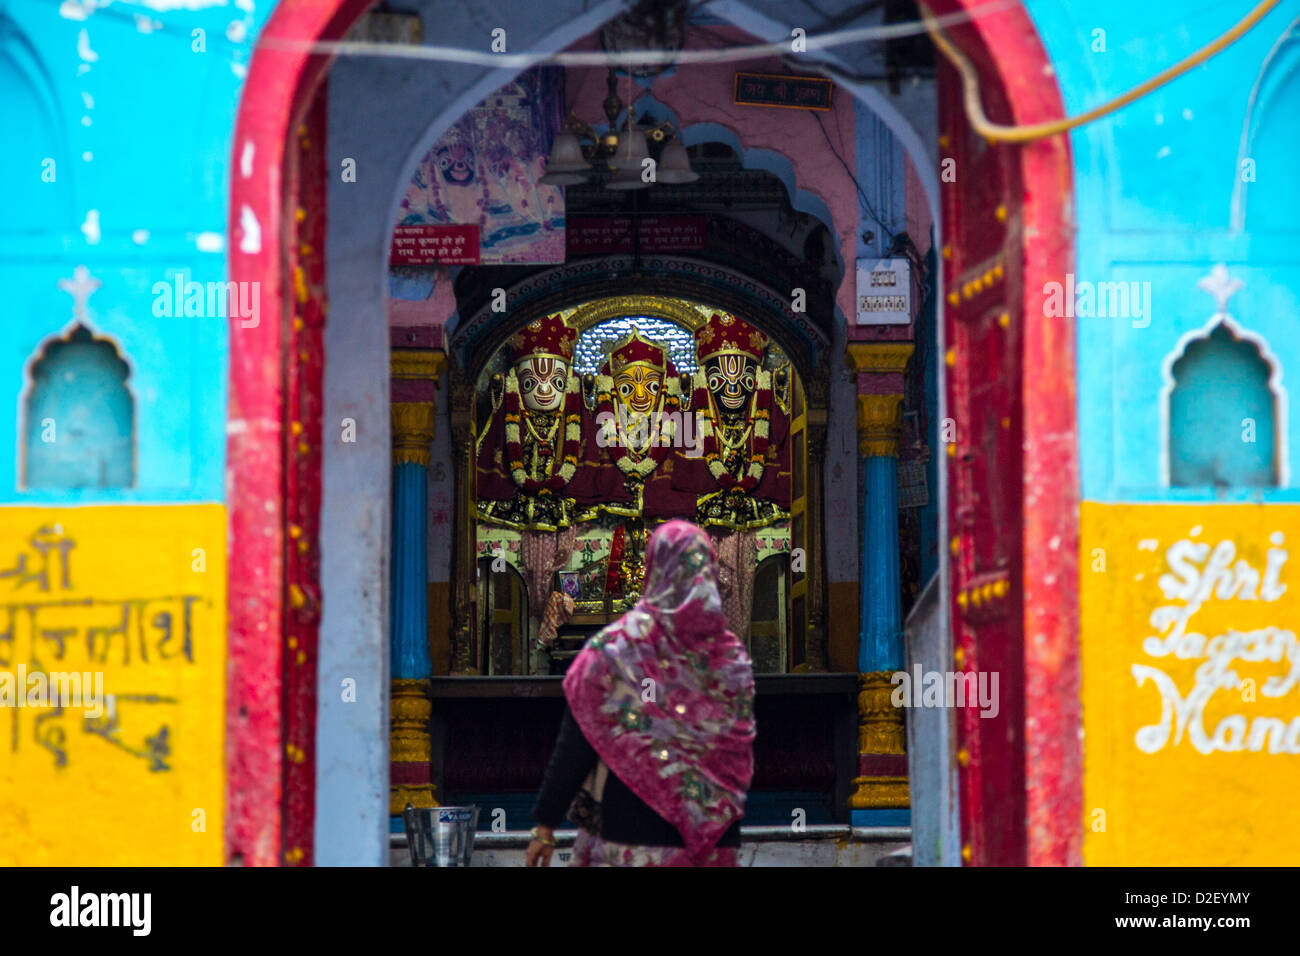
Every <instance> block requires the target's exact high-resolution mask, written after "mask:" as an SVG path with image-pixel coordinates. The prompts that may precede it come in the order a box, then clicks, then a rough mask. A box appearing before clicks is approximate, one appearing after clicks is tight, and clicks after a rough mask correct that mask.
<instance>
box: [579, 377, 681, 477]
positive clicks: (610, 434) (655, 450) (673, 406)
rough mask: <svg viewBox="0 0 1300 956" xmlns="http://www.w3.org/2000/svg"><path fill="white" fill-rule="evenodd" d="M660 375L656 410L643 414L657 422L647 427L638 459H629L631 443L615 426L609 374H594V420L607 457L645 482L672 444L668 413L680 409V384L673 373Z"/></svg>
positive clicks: (673, 429) (617, 422)
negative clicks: (660, 394) (598, 424)
mask: <svg viewBox="0 0 1300 956" xmlns="http://www.w3.org/2000/svg"><path fill="white" fill-rule="evenodd" d="M664 378H665V382H664V395H663V402H662V403H661V408H660V409H659V411H658V412H657V413H656V412H648V413H647V417H649V416H653V415H656V414H657V415H658V416H659V425H658V427H651V428H650V430H649V432H650V433H649V436H648V446H647V448H646V452H645V453H644V454H643V455H642V456H641V457H640V458H639V459H638V458H633V457H632V455H631V454H630V453H629V452H630V451H631V448H632V443H631V442H630V441H629V440H628V438H627V434H626V432H625V430H624V429H622V428H620V427H619V425H620V424H622V420H621V419H620V417H619V415H618V414H617V413H616V412H615V410H614V378H613V376H611V375H604V374H601V375H598V376H596V420H597V421H599V422H602V423H603V424H602V425H601V436H602V438H601V441H602V442H603V443H604V447H605V449H606V450H607V451H608V452H609V455H610V457H611V458H613V459H614V464H616V465H617V466H618V470H619V471H621V472H623V474H625V475H627V476H628V477H629V478H631V477H636V478H640V479H641V480H642V481H645V479H647V478H649V477H650V473H651V472H652V471H654V470H655V469H656V468H658V467H659V464H660V462H662V461H663V460H664V459H665V458H666V457H668V449H669V447H670V446H671V445H672V441H673V436H674V434H675V433H676V429H677V422H676V420H674V419H673V418H672V417H671V416H672V414H673V413H674V412H677V411H680V410H681V407H682V398H681V385H680V384H679V383H678V381H677V376H676V375H665V377H664ZM602 416H608V417H602ZM665 439H666V440H665Z"/></svg>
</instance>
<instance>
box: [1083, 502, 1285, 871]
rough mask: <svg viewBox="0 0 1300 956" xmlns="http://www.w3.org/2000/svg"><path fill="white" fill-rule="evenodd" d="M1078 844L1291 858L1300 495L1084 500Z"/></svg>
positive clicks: (1135, 853) (1092, 859)
mask: <svg viewBox="0 0 1300 956" xmlns="http://www.w3.org/2000/svg"><path fill="white" fill-rule="evenodd" d="M1080 530H1081V548H1082V551H1081V554H1080V562H1079V565H1080V570H1079V575H1080V588H1079V594H1080V599H1081V614H1082V626H1081V631H1082V635H1081V642H1082V648H1081V652H1082V663H1083V730H1084V734H1083V744H1084V820H1083V826H1084V859H1085V862H1087V863H1088V864H1090V865H1147V866H1193V865H1195V866H1228V865H1294V863H1295V861H1296V860H1298V859H1300V818H1298V817H1297V816H1296V814H1295V811H1294V806H1295V800H1296V794H1297V793H1300V637H1297V635H1298V634H1300V575H1297V574H1296V573H1295V563H1296V562H1295V561H1294V560H1293V559H1292V557H1291V553H1290V552H1291V549H1292V547H1293V546H1294V545H1295V544H1297V543H1300V505H1259V504H1251V505H1245V504H1243V505H1235V504H1234V505H1228V504H1225V505H1165V504H1161V505H1157V504H1143V505H1138V504H1118V505H1107V504H1099V503H1094V502H1085V503H1084V504H1083V508H1082V515H1081V528H1080Z"/></svg>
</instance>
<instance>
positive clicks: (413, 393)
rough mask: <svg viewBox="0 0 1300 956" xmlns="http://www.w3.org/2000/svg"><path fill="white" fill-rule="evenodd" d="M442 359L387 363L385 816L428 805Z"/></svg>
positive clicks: (430, 353)
mask: <svg viewBox="0 0 1300 956" xmlns="http://www.w3.org/2000/svg"><path fill="white" fill-rule="evenodd" d="M443 360H444V356H443V353H441V352H438V351H434V350H398V351H394V353H393V359H392V379H393V396H392V434H393V524H392V527H393V555H392V588H391V589H390V590H391V596H392V606H391V609H390V616H389V620H390V634H391V642H392V647H391V650H392V698H391V705H390V706H391V711H390V713H391V730H390V733H389V784H390V787H389V813H390V814H393V815H397V814H400V813H401V812H402V810H403V808H405V806H406V805H407V804H408V803H409V804H411V805H413V806H416V807H434V806H437V801H436V800H435V799H434V784H433V773H432V769H433V768H432V767H431V765H430V762H431V757H432V745H431V741H430V739H429V717H430V714H431V712H432V705H431V704H430V701H429V678H430V676H432V673H433V670H432V666H431V662H430V657H429V606H428V594H429V592H428V587H429V560H428V553H429V552H428V546H429V545H428V528H429V458H430V445H431V444H432V442H433V434H434V413H435V408H436V406H435V402H434V397H435V394H436V391H435V390H436V386H437V378H438V373H439V371H440V369H441V367H442V363H443Z"/></svg>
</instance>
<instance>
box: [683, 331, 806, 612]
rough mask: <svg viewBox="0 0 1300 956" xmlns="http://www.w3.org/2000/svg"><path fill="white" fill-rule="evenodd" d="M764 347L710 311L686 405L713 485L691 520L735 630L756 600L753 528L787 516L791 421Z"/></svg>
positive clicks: (759, 336) (756, 334)
mask: <svg viewBox="0 0 1300 956" xmlns="http://www.w3.org/2000/svg"><path fill="white" fill-rule="evenodd" d="M766 347H767V336H766V335H764V334H763V333H762V332H760V331H759V330H758V329H756V328H754V327H753V326H752V325H750V324H749V323H748V322H745V321H743V320H741V319H738V318H736V317H734V316H731V315H726V314H714V315H713V316H712V317H711V318H710V319H709V321H708V322H706V323H705V324H704V325H702V326H700V328H698V329H696V331H695V352H696V361H697V362H698V363H699V369H698V371H696V373H695V376H694V382H693V385H694V387H693V389H692V398H691V409H692V411H693V412H695V413H696V414H697V415H698V420H699V439H700V444H701V445H702V447H703V462H704V467H705V469H706V472H707V473H706V476H705V479H704V481H705V484H706V485H707V486H710V487H711V489H712V490H710V491H708V492H707V493H705V494H702V495H700V496H699V498H698V500H697V503H696V516H695V521H696V523H697V524H699V525H700V526H701V527H703V528H705V529H707V530H708V531H709V534H710V536H711V537H712V538H713V541H714V550H715V553H716V554H717V557H718V586H719V591H720V593H721V596H722V606H723V610H724V612H725V613H726V616H727V623H728V626H729V627H730V628H731V630H732V631H733V632H735V633H736V634H740V635H748V633H749V621H750V612H751V609H752V606H753V598H754V572H755V566H756V563H757V555H758V549H757V542H756V536H755V534H754V532H755V530H756V529H758V528H763V527H766V526H768V525H772V524H776V523H777V522H779V521H783V520H785V519H786V518H788V517H789V516H790V512H789V508H790V458H789V453H788V450H787V448H786V437H787V435H788V432H789V422H788V421H787V419H786V417H785V415H784V413H783V412H782V411H781V407H780V405H779V404H777V403H775V402H773V401H772V373H771V372H770V371H768V370H767V369H765V368H763V353H764V350H765V349H766ZM697 473H698V472H697Z"/></svg>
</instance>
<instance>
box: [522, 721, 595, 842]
mask: <svg viewBox="0 0 1300 956" xmlns="http://www.w3.org/2000/svg"><path fill="white" fill-rule="evenodd" d="M597 759H598V758H597V756H596V751H595V749H593V748H592V746H591V744H589V743H588V742H587V738H586V737H585V736H584V735H583V733H582V728H581V727H579V726H578V722H577V721H576V720H574V719H573V714H572V713H570V711H569V708H568V706H567V705H566V706H565V708H564V720H563V721H561V723H560V734H559V736H558V737H557V738H556V740H555V751H554V752H553V753H552V754H551V762H550V763H549V764H547V766H546V774H545V776H544V777H542V789H541V792H540V793H539V794H538V795H537V803H536V804H535V805H534V807H533V819H534V820H536V821H537V823H538V824H539V825H540V826H545V827H549V828H551V829H554V828H555V827H558V826H559V825H560V824H561V823H563V822H564V815H565V814H566V813H567V812H568V810H569V804H571V803H572V802H573V798H574V797H575V796H577V794H578V788H579V787H581V786H582V781H583V780H585V779H586V778H587V774H589V773H591V771H592V769H593V768H595V766H596V761H597Z"/></svg>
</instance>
